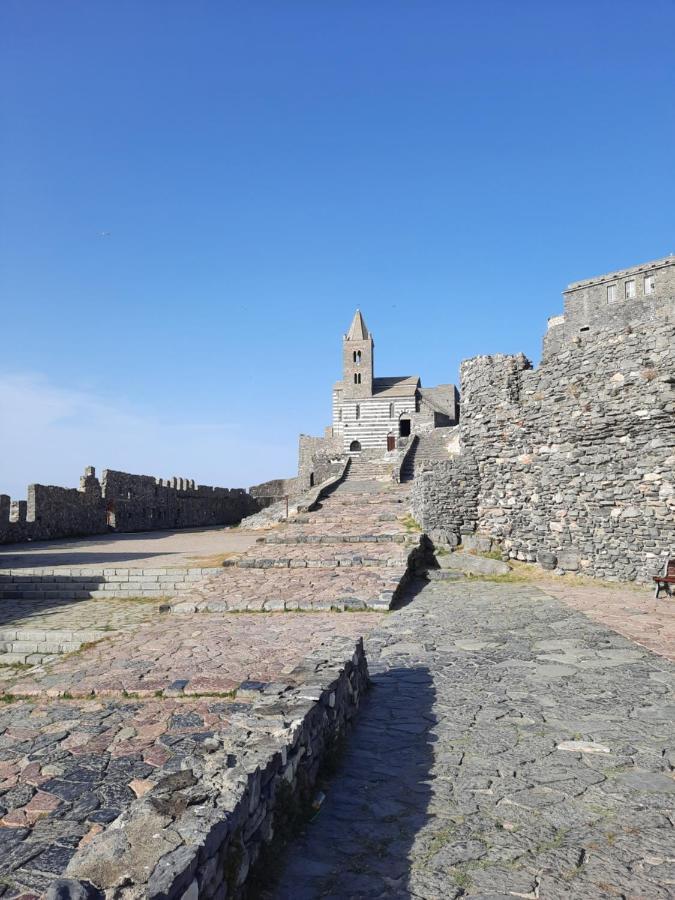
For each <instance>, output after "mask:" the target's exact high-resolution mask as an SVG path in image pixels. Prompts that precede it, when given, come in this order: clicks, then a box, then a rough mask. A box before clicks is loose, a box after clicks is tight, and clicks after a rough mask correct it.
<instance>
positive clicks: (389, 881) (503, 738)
mask: <svg viewBox="0 0 675 900" xmlns="http://www.w3.org/2000/svg"><path fill="white" fill-rule="evenodd" d="M561 590H564V588H561ZM367 650H368V653H369V658H370V668H371V673H372V675H373V681H374V688H373V690H372V693H371V695H370V697H369V699H368V701H367V704H366V706H365V708H364V709H363V711H362V713H361V716H360V718H359V724H358V725H357V728H356V731H355V733H354V734H353V736H352V739H351V741H350V743H349V746H348V749H347V752H346V756H345V757H344V760H343V763H342V766H341V769H340V771H339V774H338V775H337V777H335V778H334V779H333V780H332V781H331V782H329V784H328V786H327V788H326V793H327V800H326V802H325V803H324V805H323V807H322V808H321V810H320V812H319V814H318V815H317V816H316V817H315V819H314V821H313V822H311V824H310V825H309V826H308V827H307V829H306V831H305V833H304V835H303V836H302V838H301V839H300V840H299V841H297V842H296V843H295V844H294V845H293V846H292V847H291V848H290V852H289V853H288V857H287V862H286V866H285V869H284V870H283V874H282V876H281V878H280V881H279V883H278V884H277V886H276V888H275V889H274V890H272V891H271V892H270V894H269V896H270V897H273V898H274V900H314V898H319V897H321V898H331V900H346V898H350V900H356V898H368V900H376V898H381V900H385V898H386V900H393V898H401V900H403V898H420V900H436V898H455V897H481V898H483V900H488V898H489V900H498V898H504V900H506V898H512V897H521V898H530V900H535V898H540V900H570V898H574V900H583V898H588V900H601V898H608V900H609V898H612V900H616V898H626V900H628V898H630V900H638V898H640V900H656V898H666V897H674V896H675V828H674V824H675V816H674V815H673V806H674V801H675V778H674V773H673V769H674V768H675V729H674V728H673V717H674V714H675V703H674V702H673V689H674V688H675V667H674V666H673V665H672V664H671V663H670V662H668V661H667V660H665V659H663V658H661V657H658V656H655V655H653V654H651V653H650V652H648V651H647V650H645V649H643V648H641V647H638V646H636V645H635V644H633V643H631V642H629V641H628V640H626V639H624V638H623V637H621V636H619V635H617V634H616V633H614V632H612V631H609V630H608V629H607V628H606V627H604V626H603V625H600V624H597V623H594V622H592V621H591V620H589V619H588V618H586V617H585V616H583V615H581V614H580V613H578V612H575V611H574V610H572V609H570V608H568V607H567V606H566V605H564V604H563V603H561V602H560V601H559V600H557V599H554V598H552V597H550V596H547V595H546V594H544V593H543V592H541V591H540V590H539V589H537V588H536V587H533V586H529V585H523V586H520V585H510V584H491V583H480V582H473V583H469V582H461V583H456V584H443V583H441V582H432V583H430V584H428V585H427V586H426V587H424V588H423V589H422V590H421V592H420V593H419V594H418V595H417V596H416V597H415V599H414V602H413V603H411V604H410V605H409V606H407V607H405V608H403V609H401V610H400V611H398V612H396V613H394V614H391V615H389V616H387V618H386V619H385V620H384V622H383V624H382V625H381V626H380V627H379V628H378V629H377V630H376V631H375V632H374V633H373V634H372V635H371V636H370V638H369V640H368V642H367Z"/></svg>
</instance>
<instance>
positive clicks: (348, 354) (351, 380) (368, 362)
mask: <svg viewBox="0 0 675 900" xmlns="http://www.w3.org/2000/svg"><path fill="white" fill-rule="evenodd" d="M374 347H375V344H374V341H373V336H372V334H371V333H370V332H369V331H368V329H367V328H366V323H365V322H364V321H363V316H362V315H361V310H360V309H357V310H356V312H355V313H354V318H353V319H352V324H351V325H350V327H349V331H348V332H347V334H346V335H345V336H344V339H343V341H342V372H343V383H344V390H345V397H372V396H373V353H374Z"/></svg>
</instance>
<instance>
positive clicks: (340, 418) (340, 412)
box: [338, 407, 342, 422]
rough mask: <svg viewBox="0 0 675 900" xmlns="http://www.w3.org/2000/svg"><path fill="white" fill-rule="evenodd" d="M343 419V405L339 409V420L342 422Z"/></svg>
mask: <svg viewBox="0 0 675 900" xmlns="http://www.w3.org/2000/svg"><path fill="white" fill-rule="evenodd" d="M341 421H342V407H340V409H338V422H341Z"/></svg>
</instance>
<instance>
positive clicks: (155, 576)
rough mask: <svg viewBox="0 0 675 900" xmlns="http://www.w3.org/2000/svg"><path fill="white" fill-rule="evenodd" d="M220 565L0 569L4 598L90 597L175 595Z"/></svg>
mask: <svg viewBox="0 0 675 900" xmlns="http://www.w3.org/2000/svg"><path fill="white" fill-rule="evenodd" d="M219 571H221V569H220V567H219V568H190V569H167V568H163V569H140V568H138V569H135V568H129V569H110V568H101V569H99V568H91V567H88V568H86V569H76V568H73V569H67V568H63V567H60V566H59V567H58V568H53V569H49V568H34V569H4V570H2V572H0V602H2V601H3V600H56V601H65V600H92V599H109V600H110V599H113V598H116V597H156V598H157V599H159V598H160V597H162V596H174V595H175V594H177V593H181V592H183V591H189V590H192V588H193V587H194V584H195V582H198V581H201V580H202V579H203V578H204V577H205V576H206V575H210V574H212V573H213V572H219Z"/></svg>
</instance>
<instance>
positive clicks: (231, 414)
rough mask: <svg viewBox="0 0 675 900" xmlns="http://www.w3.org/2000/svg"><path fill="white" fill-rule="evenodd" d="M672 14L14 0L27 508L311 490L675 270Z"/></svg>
mask: <svg viewBox="0 0 675 900" xmlns="http://www.w3.org/2000/svg"><path fill="white" fill-rule="evenodd" d="M674 33H675V3H674V2H673V0H649V2H647V3H645V2H625V0H607V2H595V0H584V2H580V0H565V2H562V0H560V2H556V3H546V2H541V0H537V2H534V0H512V2H505V0H491V2H485V0H463V2H451V0H436V2H424V0H419V2H414V0H320V2H317V0H283V2H280V0H268V2H258V0H245V2H227V0H201V2H200V0H96V2H92V0H60V2H54V0H2V3H1V4H0V115H1V123H0V126H1V127H0V131H1V147H0V180H1V181H0V189H1V197H0V203H1V205H0V302H1V306H2V314H1V320H0V321H1V326H0V327H1V332H2V353H1V354H0V429H1V430H2V438H1V439H0V491H4V492H8V493H11V494H12V495H14V496H17V497H21V496H24V492H25V485H26V484H27V483H28V482H30V481H41V482H43V483H56V484H67V485H73V484H76V483H77V478H78V476H79V474H80V472H81V470H82V468H83V467H84V466H85V465H95V466H97V467H98V468H99V469H100V468H106V467H107V468H118V469H124V470H127V471H132V472H139V473H144V474H152V475H157V476H162V477H168V476H170V475H174V474H176V475H183V476H187V477H194V478H196V479H197V480H198V481H201V482H202V483H207V484H222V485H247V484H251V483H254V482H256V481H261V480H263V479H266V478H270V477H274V476H283V475H290V474H293V472H294V467H295V452H296V440H297V434H298V432H300V431H303V432H306V433H318V432H319V431H320V430H322V428H323V426H324V425H326V424H328V423H329V417H330V387H331V384H332V382H333V381H334V380H335V379H336V378H337V377H339V375H340V371H339V366H340V351H341V347H340V341H341V335H342V334H343V332H344V331H345V330H346V329H347V327H348V325H349V322H350V319H351V317H352V315H353V312H354V309H355V307H357V306H359V307H360V308H361V309H362V310H363V312H364V316H365V319H366V322H367V324H368V326H369V327H370V328H371V330H372V331H373V333H374V336H375V342H376V368H377V373H378V374H380V375H406V374H419V375H420V376H421V378H422V382H423V384H425V383H426V384H428V385H433V384H436V383H440V382H448V381H456V380H457V370H458V364H459V361H460V360H461V359H462V358H465V357H469V356H473V355H476V354H479V353H496V352H507V353H508V352H517V351H521V350H522V351H524V352H525V353H526V354H527V355H528V356H530V357H531V358H533V359H534V360H535V361H537V360H538V357H539V353H540V343H541V335H542V333H543V331H544V330H545V326H546V319H547V317H548V316H550V315H554V314H556V313H557V312H559V311H560V309H561V297H560V291H561V290H562V289H563V288H564V287H565V286H566V284H567V283H569V282H570V281H573V280H576V279H579V278H584V277H590V276H592V275H595V274H600V273H602V272H604V271H608V270H611V269H613V268H617V267H621V266H626V265H630V264H634V263H639V262H643V261H646V260H649V259H652V258H656V257H659V256H664V255H667V254H668V253H670V252H675V228H674V211H675V183H674V178H673V168H674V167H673V161H674V160H675V107H674V97H675V51H674V49H673V47H674V44H673V34H674Z"/></svg>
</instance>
